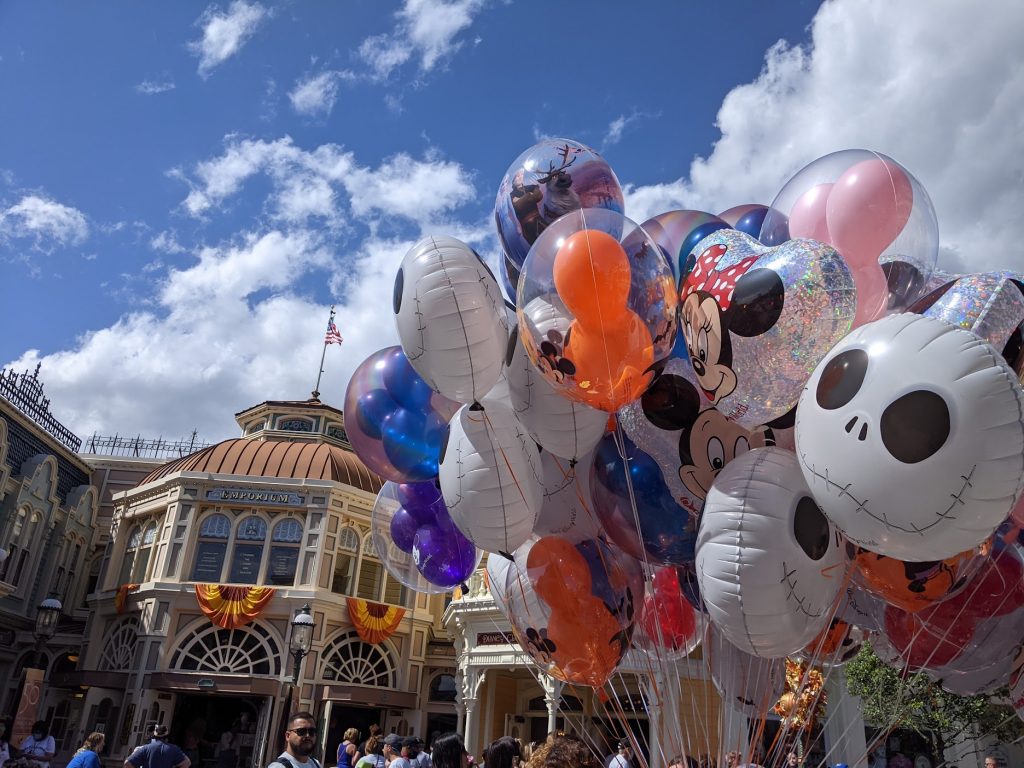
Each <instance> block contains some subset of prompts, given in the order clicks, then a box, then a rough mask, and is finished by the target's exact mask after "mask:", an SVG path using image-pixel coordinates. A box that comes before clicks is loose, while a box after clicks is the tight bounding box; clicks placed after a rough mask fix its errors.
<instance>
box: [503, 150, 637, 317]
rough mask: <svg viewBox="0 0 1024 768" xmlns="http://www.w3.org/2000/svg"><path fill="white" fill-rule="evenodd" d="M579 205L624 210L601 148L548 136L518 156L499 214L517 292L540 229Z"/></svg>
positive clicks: (511, 290) (509, 282)
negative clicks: (601, 153) (598, 149)
mask: <svg viewBox="0 0 1024 768" xmlns="http://www.w3.org/2000/svg"><path fill="white" fill-rule="evenodd" d="M580 208H606V209H608V210H610V211H615V212H616V213H619V214H621V213H622V212H623V211H624V210H625V203H624V201H623V197H622V187H621V186H619V180H618V179H617V178H615V173H614V172H613V171H612V169H611V167H610V166H609V165H608V163H607V162H605V160H604V158H603V157H601V156H600V155H599V154H598V153H597V152H595V151H594V150H592V149H591V148H590V147H588V146H586V145H584V144H580V143H579V142H576V141H572V140H570V139H544V140H543V141H540V142H538V143H537V144H534V145H533V146H532V147H530V148H529V149H528V150H526V151H525V152H523V154H521V155H520V156H519V157H517V158H516V159H515V161H514V162H513V163H512V165H510V166H509V169H508V171H506V172H505V176H504V178H502V180H501V184H500V185H499V186H498V197H497V200H495V203H494V220H495V224H496V225H497V228H498V238H499V239H500V240H501V245H502V248H503V250H504V252H505V259H504V263H503V265H502V277H503V278H505V277H506V276H507V279H506V280H505V290H506V291H508V295H509V297H510V298H513V299H514V298H515V296H516V287H517V285H518V283H519V271H520V270H521V269H522V266H523V262H524V261H526V255H527V254H528V253H529V252H530V246H532V245H533V244H534V243H535V242H536V241H537V238H538V237H540V234H541V232H543V231H544V230H545V229H547V228H548V227H549V226H551V225H552V224H554V223H555V221H556V220H558V219H559V218H560V217H562V216H564V215H565V214H567V213H569V212H571V211H575V210H578V209H580Z"/></svg>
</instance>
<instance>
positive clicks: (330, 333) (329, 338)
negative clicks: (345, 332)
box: [324, 317, 344, 344]
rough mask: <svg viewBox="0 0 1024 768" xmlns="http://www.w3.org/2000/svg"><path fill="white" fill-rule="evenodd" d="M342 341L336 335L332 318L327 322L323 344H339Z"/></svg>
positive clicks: (339, 335)
mask: <svg viewBox="0 0 1024 768" xmlns="http://www.w3.org/2000/svg"><path fill="white" fill-rule="evenodd" d="M343 341H344V339H343V338H341V334H340V333H338V326H336V325H335V324H334V318H333V317H332V318H331V319H330V320H328V321H327V334H326V335H325V336H324V344H341V342H343Z"/></svg>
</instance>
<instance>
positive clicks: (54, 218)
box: [0, 194, 89, 249]
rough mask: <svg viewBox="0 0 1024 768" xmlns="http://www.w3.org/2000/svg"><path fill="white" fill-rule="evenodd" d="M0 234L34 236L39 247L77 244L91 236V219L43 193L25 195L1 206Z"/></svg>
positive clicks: (32, 237)
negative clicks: (16, 200)
mask: <svg viewBox="0 0 1024 768" xmlns="http://www.w3.org/2000/svg"><path fill="white" fill-rule="evenodd" d="M0 235H6V236H7V237H15V238H31V239H33V240H34V241H35V244H36V246H37V247H39V248H42V249H45V248H47V247H50V246H52V245H54V244H56V245H77V244H79V243H81V242H83V241H84V240H85V239H86V238H87V237H88V236H89V223H88V220H87V219H86V217H85V214H83V213H82V212H81V211H79V210H78V209H77V208H72V207H70V206H67V205H63V204H61V203H58V202H56V201H55V200H50V199H49V198H47V197H44V196H42V195H36V194H30V195H25V196H24V197H22V198H21V200H19V201H18V202H17V203H15V204H14V205H12V206H10V207H9V208H6V209H0Z"/></svg>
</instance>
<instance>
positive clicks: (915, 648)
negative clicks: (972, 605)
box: [885, 601, 975, 668]
mask: <svg viewBox="0 0 1024 768" xmlns="http://www.w3.org/2000/svg"><path fill="white" fill-rule="evenodd" d="M946 602H950V601H946ZM943 608H944V604H940V605H937V606H935V607H934V608H928V609H926V610H924V611H920V612H918V613H907V612H906V611H904V610H902V609H900V608H896V607H895V606H892V605H890V606H888V607H886V609H885V631H886V634H888V636H889V640H890V641H891V642H892V644H893V647H894V648H895V649H896V650H897V651H899V654H900V656H902V657H903V659H904V661H906V662H907V664H909V665H910V666H911V667H930V668H935V667H941V666H945V665H946V664H949V663H950V662H951V661H952V660H953V659H955V658H956V657H957V656H959V655H960V653H961V651H963V649H964V646H966V645H967V643H969V642H970V640H971V638H972V637H973V636H974V624H975V618H974V617H973V616H969V615H967V613H966V612H963V613H959V614H957V613H956V612H950V611H943V610H942V609H943Z"/></svg>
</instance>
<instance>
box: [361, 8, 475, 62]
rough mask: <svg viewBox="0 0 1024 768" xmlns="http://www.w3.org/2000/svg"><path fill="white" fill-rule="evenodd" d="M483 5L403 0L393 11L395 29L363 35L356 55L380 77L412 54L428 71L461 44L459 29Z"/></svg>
mask: <svg viewBox="0 0 1024 768" xmlns="http://www.w3.org/2000/svg"><path fill="white" fill-rule="evenodd" d="M483 6H484V0H405V4H404V6H403V7H402V9H401V10H400V11H398V13H397V14H395V15H396V17H397V19H398V24H397V26H396V28H395V30H394V31H393V32H391V33H388V34H383V35H374V36H372V37H368V38H366V39H365V40H364V41H363V42H362V44H361V45H360V46H359V55H360V57H362V59H363V60H364V61H365V62H366V63H367V64H369V65H370V67H371V69H372V70H373V72H374V74H375V75H376V76H377V77H380V78H386V77H388V76H389V75H390V74H391V73H392V72H393V71H394V70H396V69H397V68H398V67H400V66H402V65H403V64H405V63H406V62H407V61H409V60H410V59H411V58H413V57H414V56H418V57H419V63H420V69H421V70H422V71H424V72H429V71H430V70H432V69H433V68H434V67H436V66H437V65H438V64H440V63H442V62H443V61H445V60H446V59H448V58H449V57H451V56H452V55H453V54H454V53H455V52H456V51H458V50H459V49H460V48H461V47H462V45H463V41H462V40H459V39H458V36H459V33H460V32H462V31H464V30H465V29H467V28H469V27H470V26H471V25H472V23H473V17H474V16H475V15H476V14H477V13H479V12H480V10H481V9H482V8H483ZM477 42H479V38H477V39H476V40H475V41H474V44H476V43H477Z"/></svg>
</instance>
